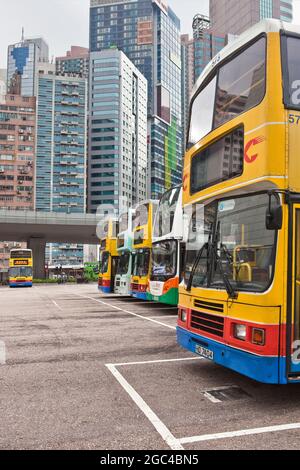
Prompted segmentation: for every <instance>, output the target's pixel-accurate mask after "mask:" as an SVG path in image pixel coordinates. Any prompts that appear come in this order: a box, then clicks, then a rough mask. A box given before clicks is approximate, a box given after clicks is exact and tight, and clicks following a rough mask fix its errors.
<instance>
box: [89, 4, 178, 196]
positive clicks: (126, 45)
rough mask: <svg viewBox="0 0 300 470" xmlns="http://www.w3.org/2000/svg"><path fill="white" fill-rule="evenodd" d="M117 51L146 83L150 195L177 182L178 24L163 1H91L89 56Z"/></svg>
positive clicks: (160, 192)
mask: <svg viewBox="0 0 300 470" xmlns="http://www.w3.org/2000/svg"><path fill="white" fill-rule="evenodd" d="M112 47H117V48H118V49H120V50H121V51H123V52H124V53H125V54H126V55H127V57H128V58H129V59H130V60H131V61H132V62H133V64H134V65H135V66H136V67H137V68H138V69H139V70H140V72H141V73H142V74H143V75H144V76H145V77H146V79H147V81H148V145H149V150H150V152H149V157H150V162H151V164H150V167H151V172H150V174H151V181H150V187H149V189H150V193H151V196H152V197H154V198H157V197H159V196H160V195H161V194H162V193H163V192H164V191H165V190H166V189H168V188H170V187H171V186H172V185H176V184H180V182H181V176H182V119H181V118H182V116H181V112H182V109H181V44H180V21H179V19H178V17H177V16H176V15H175V13H174V12H173V10H172V9H171V8H170V7H169V6H168V5H167V4H166V2H165V1H163V0H91V10H90V50H91V52H95V51H101V50H104V49H110V48H112Z"/></svg>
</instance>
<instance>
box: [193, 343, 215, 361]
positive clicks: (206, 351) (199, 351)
mask: <svg viewBox="0 0 300 470" xmlns="http://www.w3.org/2000/svg"><path fill="white" fill-rule="evenodd" d="M195 352H196V354H199V356H202V357H205V359H210V360H211V361H213V360H214V353H213V351H210V350H209V349H206V348H203V346H199V344H196V348H195Z"/></svg>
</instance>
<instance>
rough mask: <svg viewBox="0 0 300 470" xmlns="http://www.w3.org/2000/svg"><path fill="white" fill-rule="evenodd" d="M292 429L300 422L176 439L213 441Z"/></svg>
mask: <svg viewBox="0 0 300 470" xmlns="http://www.w3.org/2000/svg"><path fill="white" fill-rule="evenodd" d="M293 429H300V423H291V424H280V425H278V426H268V427H264V428H253V429H242V430H240V431H230V432H220V433H217V434H204V435H203V436H192V437H184V438H183V439H178V440H179V442H180V443H181V444H192V443H194V442H205V441H215V440H218V439H231V438H233V437H243V436H254V435H256V434H267V433H272V432H282V431H291V430H293Z"/></svg>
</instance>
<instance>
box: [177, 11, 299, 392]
mask: <svg viewBox="0 0 300 470" xmlns="http://www.w3.org/2000/svg"><path fill="white" fill-rule="evenodd" d="M299 48H300V27H298V26H294V25H291V24H286V23H282V22H279V21H276V20H265V21H263V22H261V23H259V24H258V25H256V26H255V27H253V28H251V29H250V30H248V31H247V32H246V33H244V34H243V35H241V36H240V37H239V38H238V39H237V40H235V41H234V42H232V43H231V44H229V45H228V46H227V47H226V48H225V49H224V50H223V51H221V52H220V54H218V55H217V57H215V58H214V59H213V61H212V62H211V63H210V64H209V65H208V66H207V67H206V69H205V70H204V72H203V73H202V75H201V77H200V78H199V80H198V82H197V84H196V89H195V93H194V95H193V98H192V101H191V110H190V123H189V133H188V142H187V151H186V155H185V162H184V175H183V204H184V208H190V209H191V212H192V218H191V222H190V227H189V237H188V242H187V255H186V265H185V275H184V281H183V283H182V285H181V286H180V294H179V315H178V329H177V335H178V342H179V344H180V345H182V346H183V347H184V348H185V349H188V350H190V351H192V352H194V353H196V354H198V355H200V356H203V357H205V358H208V359H210V360H212V361H214V362H215V363H217V364H220V365H222V366H225V367H228V368H230V369H232V370H234V371H237V372H239V373H241V374H244V375H245V376H248V377H251V378H252V379H255V380H257V381H260V382H264V383H272V384H286V383H290V382H300V348H299V345H300V159H299V147H300V54H299Z"/></svg>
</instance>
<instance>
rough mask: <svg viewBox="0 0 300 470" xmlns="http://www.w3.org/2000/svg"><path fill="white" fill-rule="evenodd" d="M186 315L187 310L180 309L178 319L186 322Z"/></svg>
mask: <svg viewBox="0 0 300 470" xmlns="http://www.w3.org/2000/svg"><path fill="white" fill-rule="evenodd" d="M187 317H188V314H187V311H186V310H181V311H180V320H181V321H182V322H183V323H186V322H187Z"/></svg>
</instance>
